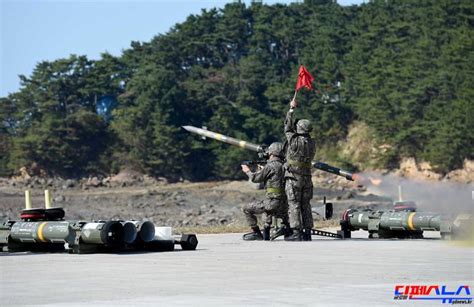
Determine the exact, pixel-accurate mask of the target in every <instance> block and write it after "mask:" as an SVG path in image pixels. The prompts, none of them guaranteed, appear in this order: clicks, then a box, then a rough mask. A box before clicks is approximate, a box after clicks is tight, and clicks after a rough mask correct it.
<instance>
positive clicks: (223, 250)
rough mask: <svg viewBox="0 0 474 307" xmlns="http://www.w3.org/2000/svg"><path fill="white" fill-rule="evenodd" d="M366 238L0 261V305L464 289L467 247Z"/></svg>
mask: <svg viewBox="0 0 474 307" xmlns="http://www.w3.org/2000/svg"><path fill="white" fill-rule="evenodd" d="M334 230H335V229H333V231H334ZM366 236H367V233H365V232H362V231H361V232H357V233H355V237H356V238H353V239H351V240H337V239H330V238H317V237H314V236H313V241H312V242H285V241H274V242H244V241H242V240H241V234H220V235H199V236H198V238H199V245H198V249H197V250H196V251H175V252H164V253H128V254H92V255H69V254H31V253H17V254H2V255H1V256H0V268H1V274H0V305H2V306H16V305H35V306H51V305H58V306H59V305H67V306H86V305H87V306H99V305H100V306H117V305H122V306H137V305H138V306H143V305H147V306H191V305H192V306H222V305H246V306H262V305H273V306H275V305H276V306H278V305H296V306H333V305H334V306H385V305H386V306H389V305H390V306H393V305H400V306H437V305H441V302H429V301H428V302H426V301H425V302H413V301H412V302H407V301H400V302H398V301H394V299H393V296H394V295H393V294H394V287H395V285H398V284H402V285H406V284H408V285H410V284H422V285H431V284H440V285H449V286H452V287H455V288H456V289H457V287H458V286H459V285H469V286H470V288H471V289H472V288H473V287H474V273H473V267H474V266H473V264H474V253H473V252H474V249H473V248H466V247H459V246H456V245H455V244H453V243H452V242H446V241H441V240H439V239H436V238H434V239H428V240H368V239H364V238H365V237H366ZM431 236H432V237H436V236H437V234H436V233H433V234H431ZM415 303H416V304H415Z"/></svg>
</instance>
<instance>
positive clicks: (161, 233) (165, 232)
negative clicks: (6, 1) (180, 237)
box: [155, 227, 174, 241]
mask: <svg viewBox="0 0 474 307" xmlns="http://www.w3.org/2000/svg"><path fill="white" fill-rule="evenodd" d="M155 240H167V241H169V240H174V239H173V236H172V228H171V227H155Z"/></svg>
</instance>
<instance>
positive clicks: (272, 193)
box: [241, 143, 290, 241]
mask: <svg viewBox="0 0 474 307" xmlns="http://www.w3.org/2000/svg"><path fill="white" fill-rule="evenodd" d="M267 153H268V155H269V159H268V162H267V164H266V165H265V167H263V168H262V167H261V166H259V170H258V171H257V172H255V173H254V172H251V171H250V168H249V167H248V166H247V165H241V167H242V171H243V172H244V173H246V174H247V176H248V177H249V179H250V180H251V181H252V182H255V183H260V182H263V183H265V185H266V188H267V194H266V198H265V199H264V200H261V201H255V202H252V203H250V204H248V205H246V206H244V208H243V209H242V211H243V212H244V214H245V217H246V218H247V221H248V223H249V226H250V227H251V228H252V232H250V233H247V234H245V235H244V236H243V239H244V240H248V241H250V240H270V227H271V225H272V217H273V216H276V217H278V218H281V219H282V220H283V222H282V224H283V225H284V226H283V227H284V229H287V230H289V229H290V228H289V224H288V204H287V202H286V197H285V187H284V185H285V181H284V180H285V178H284V170H283V155H284V153H283V144H282V143H272V144H271V145H270V147H268V149H267ZM256 214H263V216H262V219H263V221H264V223H265V224H264V228H263V235H262V233H261V231H260V228H259V227H258V225H257V217H256Z"/></svg>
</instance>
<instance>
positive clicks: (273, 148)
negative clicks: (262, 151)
mask: <svg viewBox="0 0 474 307" xmlns="http://www.w3.org/2000/svg"><path fill="white" fill-rule="evenodd" d="M267 153H268V154H269V155H274V156H277V157H281V156H283V144H282V143H280V142H275V143H272V144H271V145H270V146H269V147H268V149H267Z"/></svg>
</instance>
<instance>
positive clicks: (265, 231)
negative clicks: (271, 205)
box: [262, 226, 270, 241]
mask: <svg viewBox="0 0 474 307" xmlns="http://www.w3.org/2000/svg"><path fill="white" fill-rule="evenodd" d="M262 235H263V240H264V241H270V226H265V227H263V232H262Z"/></svg>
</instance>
